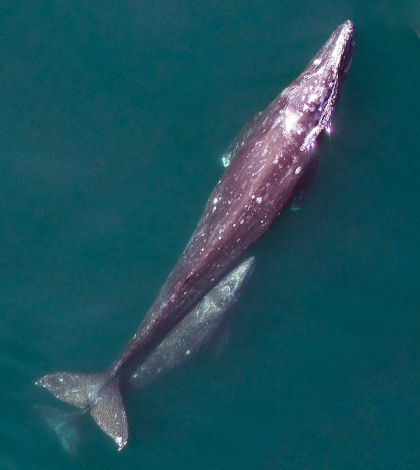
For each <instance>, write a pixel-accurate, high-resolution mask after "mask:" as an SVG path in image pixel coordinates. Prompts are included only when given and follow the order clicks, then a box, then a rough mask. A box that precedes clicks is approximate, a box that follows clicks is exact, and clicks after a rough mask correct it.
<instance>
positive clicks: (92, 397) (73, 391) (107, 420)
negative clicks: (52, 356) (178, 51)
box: [35, 372, 128, 450]
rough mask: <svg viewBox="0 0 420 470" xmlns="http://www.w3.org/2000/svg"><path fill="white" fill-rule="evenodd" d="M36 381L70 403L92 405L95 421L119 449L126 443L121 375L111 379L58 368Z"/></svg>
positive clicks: (125, 419) (125, 420)
mask: <svg viewBox="0 0 420 470" xmlns="http://www.w3.org/2000/svg"><path fill="white" fill-rule="evenodd" d="M35 384H36V385H40V386H41V387H44V388H46V389H47V390H48V391H49V392H51V393H52V394H53V395H54V396H55V397H56V398H58V399H59V400H62V401H65V402H66V403H69V404H70V405H73V406H77V407H78V408H89V410H90V414H91V416H92V418H93V419H94V421H95V422H96V424H97V425H98V426H99V427H100V428H101V429H102V431H104V433H105V434H107V435H108V436H109V437H111V438H112V439H113V440H114V441H115V442H116V443H117V445H118V450H121V449H122V448H123V447H124V446H125V445H126V444H127V440H128V422H127V415H126V412H125V408H124V404H123V401H122V396H121V391H120V384H119V377H113V378H111V379H110V378H109V377H108V376H107V375H106V374H81V373H79V372H76V373H71V372H57V373H56V374H50V375H45V376H44V377H42V378H41V379H39V380H38V381H37V382H36V383H35Z"/></svg>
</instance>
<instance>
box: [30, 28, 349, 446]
mask: <svg viewBox="0 0 420 470" xmlns="http://www.w3.org/2000/svg"><path fill="white" fill-rule="evenodd" d="M354 46H355V33H354V29H353V24H352V22H351V21H346V22H345V23H343V24H342V25H341V26H339V27H338V28H337V29H336V30H335V31H334V32H333V34H332V35H331V37H330V38H329V40H328V41H327V42H326V43H325V44H324V46H323V47H322V48H321V49H320V50H319V52H318V53H317V54H316V55H315V56H314V57H313V59H312V60H311V61H310V62H309V64H308V65H307V67H306V68H305V70H304V71H303V72H302V74H301V75H299V77H298V78H296V79H295V80H294V81H293V82H292V83H291V84H290V85H289V86H288V87H287V88H285V89H284V90H283V91H282V92H281V93H280V94H279V95H278V96H277V97H276V98H275V99H274V101H273V102H272V103H271V104H270V105H269V106H268V107H267V108H266V109H265V110H263V111H262V112H260V113H258V114H257V115H256V116H255V117H254V118H253V119H252V120H251V121H250V122H249V123H247V124H246V125H245V126H244V128H243V129H242V130H241V131H240V132H239V134H238V136H237V137H236V139H235V140H234V141H233V142H232V144H231V145H230V147H229V148H228V150H227V152H226V153H225V155H224V157H223V162H224V164H225V166H227V168H226V170H225V172H224V174H223V176H222V177H221V179H220V180H219V182H218V183H217V185H216V187H215V188H214V190H213V192H212V194H211V195H210V197H209V199H208V201H207V204H206V207H205V210H204V212H203V214H202V216H201V219H200V220H199V222H198V225H197V227H196V229H195V231H194V233H193V235H192V237H191V239H190V241H189V242H188V244H187V246H186V248H185V250H184V252H183V253H182V254H181V256H180V258H179V260H178V261H177V263H176V265H175V267H174V268H173V270H172V272H171V273H170V275H169V277H168V279H167V281H166V282H165V284H164V285H163V287H162V289H161V291H160V293H159V295H158V297H157V299H156V301H155V302H154V304H153V305H152V306H151V308H150V310H149V312H148V313H147V315H146V317H145V318H144V320H143V322H142V323H141V324H140V326H139V328H138V330H137V332H136V333H135V335H134V337H133V338H132V340H131V341H130V342H129V343H128V345H127V346H126V347H125V349H124V350H123V351H122V353H121V354H120V356H118V357H117V359H116V360H115V361H114V363H113V364H112V365H111V366H110V367H109V369H108V370H107V371H105V372H104V373H100V374H81V373H67V372H59V373H56V374H52V375H46V376H45V377H43V378H41V379H40V380H38V381H37V382H36V384H37V385H41V386H43V387H45V388H46V389H48V390H49V391H50V392H51V393H52V394H53V395H55V396H56V397H57V398H58V399H60V400H62V401H65V402H67V403H70V404H71V405H74V406H76V407H79V408H88V409H89V411H90V414H91V416H92V417H93V419H94V420H95V422H96V423H97V424H98V425H99V427H100V428H101V429H102V430H103V431H104V432H105V433H106V434H108V435H109V436H110V437H111V438H112V439H113V440H114V441H115V442H116V443H117V445H118V448H119V450H121V449H122V448H123V447H124V446H125V445H126V443H127V440H128V424H127V416H126V413H125V409H124V404H123V399H122V394H121V390H123V391H124V392H125V390H127V388H129V387H127V384H128V385H129V384H130V380H133V379H132V377H133V376H134V375H135V373H136V371H138V370H139V368H140V367H141V366H142V364H145V363H146V361H147V360H148V358H150V357H152V355H153V353H154V351H157V350H158V348H159V345H162V344H164V341H165V338H166V337H167V336H168V335H169V334H170V333H171V331H173V332H176V328H177V325H181V322H182V320H183V319H184V318H186V317H187V316H188V314H189V313H190V312H192V311H193V309H194V308H196V307H197V306H198V305H200V302H201V301H203V300H204V299H205V298H206V296H207V295H211V292H214V291H212V290H213V289H216V291H217V290H218V286H219V287H220V286H221V285H222V284H223V282H224V281H223V280H224V279H226V277H229V276H231V275H232V273H235V269H238V268H235V266H236V265H237V263H238V258H239V257H240V256H241V254H242V253H244V251H245V250H246V249H247V248H248V247H249V246H250V245H252V244H253V243H254V242H256V241H257V240H258V239H259V238H260V237H261V236H262V235H263V234H264V233H265V232H266V230H267V229H268V228H269V226H270V225H271V224H272V223H273V222H274V220H275V219H276V217H277V216H278V214H279V213H280V212H281V211H282V210H283V209H284V207H285V206H286V205H287V204H288V203H290V202H292V205H293V203H294V202H295V201H296V200H298V199H299V198H301V192H302V190H303V189H304V188H305V187H307V186H308V185H309V183H310V181H311V179H312V177H313V174H314V172H315V169H316V162H317V145H316V144H317V138H318V136H319V135H320V134H321V133H322V131H323V130H325V129H326V130H329V127H330V122H331V116H332V113H333V111H334V107H335V104H336V101H337V98H338V94H339V91H340V88H341V86H342V84H343V82H344V80H345V78H346V75H347V72H348V69H349V67H350V63H351V60H352V56H353V50H354ZM240 266H242V265H240ZM221 283H222V284H221ZM241 283H242V282H241V281H239V284H241ZM234 289H235V288H234ZM219 290H220V291H221V292H218V293H217V294H216V295H214V298H213V299H212V300H211V301H210V303H211V302H213V303H215V304H217V303H218V302H220V301H222V299H223V296H224V294H223V292H222V291H223V289H219ZM221 311H223V306H222V310H221ZM211 312H212V310H210V314H211ZM188 331H189V330H188V329H186V330H184V331H183V333H182V334H183V335H184V337H185V335H187V336H188ZM175 335H176V333H175Z"/></svg>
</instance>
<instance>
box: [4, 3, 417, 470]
mask: <svg viewBox="0 0 420 470" xmlns="http://www.w3.org/2000/svg"><path fill="white" fill-rule="evenodd" d="M346 19H352V20H353V21H354V23H355V28H356V33H357V37H358V43H357V48H356V53H355V57H354V60H353V64H352V67H351V71H350V74H349V77H348V79H347V81H346V83H345V85H344V87H343V90H342V94H341V97H340V102H339V105H338V107H337V110H336V113H335V115H334V118H333V128H334V132H333V133H332V134H331V137H330V138H326V139H324V140H323V142H322V148H321V152H320V166H319V171H318V174H317V177H316V180H315V182H314V184H313V186H312V188H311V190H310V192H309V194H308V196H307V199H306V201H305V203H304V205H303V206H302V208H301V210H300V211H296V212H291V211H289V212H286V213H284V214H282V215H281V217H280V218H279V220H278V221H277V222H276V224H275V225H274V226H273V227H272V228H271V229H270V230H269V232H268V233H267V234H266V235H265V236H264V238H263V239H262V240H261V241H260V242H259V243H258V244H257V245H255V246H254V247H252V249H251V250H250V252H252V254H254V255H255V256H256V258H257V266H256V269H255V271H254V274H253V276H252V279H251V281H250V283H249V284H248V286H247V288H246V290H245V291H244V292H243V295H242V297H241V301H240V302H239V304H238V307H237V308H236V310H235V312H234V314H233V316H232V322H231V337H230V342H229V345H228V347H227V348H226V350H225V351H224V353H223V354H222V355H221V356H220V357H214V355H212V354H211V353H208V354H204V355H203V356H202V357H200V358H199V359H197V360H196V361H194V362H193V363H191V364H188V365H186V366H185V367H183V368H182V369H179V370H177V371H174V372H173V373H171V374H170V375H168V376H167V377H166V378H165V379H163V380H162V381H161V382H159V383H157V384H156V385H154V386H153V387H151V388H149V389H148V390H146V391H144V392H141V393H132V394H131V395H129V396H128V397H127V399H126V400H125V402H126V405H127V411H128V416H129V423H130V433H131V434H130V441H129V444H128V446H127V448H126V449H124V451H123V452H121V453H118V452H117V451H116V446H115V444H114V443H113V442H111V440H110V439H108V438H107V437H106V436H105V435H103V434H102V433H101V432H100V431H99V430H98V429H97V428H96V427H95V426H94V424H92V422H90V421H89V420H88V419H86V420H85V422H84V425H83V429H82V443H81V446H80V455H79V457H78V458H77V459H74V458H71V457H70V456H69V455H67V454H66V453H65V452H64V450H63V449H62V448H61V446H60V444H59V442H58V441H57V440H56V439H55V436H54V435H53V434H52V433H51V432H50V431H49V430H48V429H47V427H45V426H44V424H43V423H42V422H41V421H40V419H39V417H38V415H37V412H36V410H35V406H36V405H49V406H62V408H64V405H61V404H59V402H58V401H57V400H55V399H54V398H53V397H52V396H51V395H49V394H48V393H47V392H46V391H45V390H43V389H40V388H38V387H35V386H34V382H35V380H37V379H38V378H40V377H41V376H43V375H45V374H47V373H51V372H55V371H61V370H71V371H83V372H96V371H101V370H104V369H105V368H106V367H108V366H109V364H110V363H111V362H112V361H113V360H114V359H115V357H116V356H117V355H118V354H119V352H120V351H121V350H122V348H123V347H124V346H125V344H126V343H127V341H128V340H129V339H130V337H131V336H132V335H133V334H134V332H135V330H136V328H137V327H138V325H139V323H140V321H141V319H142V318H143V316H144V314H145V312H146V311H147V309H148V307H149V306H150V305H151V303H152V302H153V300H154V298H155V297H156V295H157V293H158V291H159V289H160V287H161V285H162V284H163V282H164V280H165V279H166V276H167V275H168V274H169V272H170V270H171V269H172V266H173V265H174V263H175V261H176V260H177V258H178V256H179V255H180V253H181V251H182V250H183V248H184V246H185V244H186V243H187V241H188V239H189V236H190V235H191V233H192V231H193V229H194V227H195V224H196V223H197V221H198V219H199V217H200V215H201V212H202V210H203V208H204V204H205V202H206V200H207V197H208V195H209V194H210V192H211V190H212V189H213V187H214V185H215V184H216V182H217V180H218V179H219V177H220V175H221V174H222V171H223V169H222V166H221V161H220V157H221V155H222V153H223V151H224V150H225V148H226V147H227V146H228V144H229V143H230V141H231V140H232V139H233V138H234V137H235V135H236V133H237V132H238V131H239V129H240V128H241V127H242V125H243V124H244V123H245V122H246V121H247V120H248V119H250V118H251V117H252V116H253V115H254V114H255V113H256V112H257V111H259V110H261V109H263V108H264V107H265V106H267V105H268V104H269V102H270V101H271V100H272V99H273V98H274V97H275V96H276V95H277V94H278V93H279V92H280V91H281V90H282V89H283V88H284V87H286V86H287V85H288V84H289V82H290V81H292V80H293V79H294V78H295V77H296V76H297V75H298V74H299V73H300V72H301V71H302V70H303V68H304V67H305V65H306V63H307V62H308V61H309V60H310V58H311V57H312V56H313V55H314V54H315V53H316V52H317V51H318V49H319V48H320V47H321V45H322V44H323V43H324V42H325V41H326V40H327V38H328V37H329V35H330V34H331V32H332V31H333V30H334V29H335V28H336V27H337V26H338V25H339V24H340V23H342V22H343V21H345V20H346ZM419 24H420V8H419V7H418V6H417V7H412V6H410V5H409V4H408V3H404V2H389V1H388V2H383V1H379V0H377V1H372V2H362V1H350V0H347V1H336V2H333V1H327V0H324V1H311V2H309V1H302V0H296V1H283V2H282V1H278V0H276V1H275V0H262V1H258V2H257V1H244V0H242V1H239V0H224V1H222V0H205V1H202V0H199V1H198V2H194V1H192V0H178V1H176V2H170V1H169V2H155V1H151V0H146V1H142V2H139V1H134V0H128V1H126V2H112V1H109V0H102V1H101V2H91V1H88V0H84V1H78V0H74V1H69V2H64V1H61V2H59V1H54V0H35V1H31V2H29V1H27V0H26V1H20V2H18V1H13V2H12V1H5V2H2V7H1V8H0V59H1V66H0V200H1V211H0V275H1V283H0V367H1V371H2V374H1V379H0V380H1V388H0V393H1V400H0V469H1V470H19V469H25V470H26V469H30V470H38V469H58V468H60V469H73V468H78V469H101V470H102V469H117V468H118V469H137V468H138V469H143V470H149V469H150V470H155V469H156V470H161V469H171V470H172V469H173V470H178V469H182V470H190V469H191V470H192V469H194V470H197V469H199V470H213V469H241V470H253V469H262V470H277V469H299V470H300V469H334V470H335V469H411V468H419V467H420V306H419V300H420V299H419V297H420V296H419V284H420V256H419V253H420V250H419V243H420V235H419V233H420V217H419V206H420V192H419V182H418V181H419V174H420V117H419V114H420V113H419V110H420V92H419V84H420V38H419V37H418V36H417V35H416V34H415V33H414V32H413V30H412V29H411V27H412V26H414V27H416V25H419Z"/></svg>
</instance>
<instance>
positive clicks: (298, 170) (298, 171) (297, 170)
mask: <svg viewBox="0 0 420 470" xmlns="http://www.w3.org/2000/svg"><path fill="white" fill-rule="evenodd" d="M301 170H302V167H301V166H298V167H297V168H296V170H295V175H298V174H299V173H300V171H301Z"/></svg>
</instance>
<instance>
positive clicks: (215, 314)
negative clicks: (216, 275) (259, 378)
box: [35, 256, 255, 458]
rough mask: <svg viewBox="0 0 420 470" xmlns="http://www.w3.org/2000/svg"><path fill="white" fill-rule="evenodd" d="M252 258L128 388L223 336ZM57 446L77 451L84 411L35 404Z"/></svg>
mask: <svg viewBox="0 0 420 470" xmlns="http://www.w3.org/2000/svg"><path fill="white" fill-rule="evenodd" d="M254 264H255V258H254V257H253V256H251V257H249V258H247V259H246V260H245V261H243V262H242V263H241V264H240V265H239V266H237V267H236V268H235V269H233V270H232V271H231V272H230V273H229V274H227V275H226V276H225V277H224V278H223V279H222V280H221V281H219V282H218V283H217V284H216V286H215V287H213V289H211V291H210V292H209V293H207V294H206V295H205V296H204V298H203V299H202V300H200V302H199V303H198V304H197V305H196V306H195V307H194V308H193V309H192V310H191V311H190V312H189V313H188V314H187V315H186V316H185V317H184V318H183V319H182V320H181V321H180V322H179V323H178V324H177V325H176V326H175V327H174V328H173V329H172V330H171V331H170V332H169V333H168V334H167V335H166V336H165V338H164V339H163V341H162V342H161V343H160V344H159V345H158V346H157V347H156V348H155V349H154V350H153V351H152V352H151V353H150V355H149V356H148V357H147V359H146V360H145V361H144V362H143V364H141V365H140V366H139V367H138V368H137V369H136V370H135V371H134V372H133V374H132V375H131V377H130V379H129V381H128V384H127V386H128V388H129V389H144V388H145V387H147V386H148V385H150V384H151V383H153V382H155V381H156V380H157V379H159V378H161V377H163V376H164V375H165V374H167V373H168V372H169V371H171V370H172V369H174V368H175V367H178V366H180V365H181V364H183V363H185V362H187V361H189V360H191V359H193V358H194V357H196V356H197V354H198V353H199V352H200V351H201V350H202V349H203V348H204V347H205V346H215V345H217V343H218V342H220V338H223V337H224V336H225V332H226V331H227V330H226V323H227V321H228V317H229V313H230V311H231V310H232V308H233V307H234V305H235V303H236V302H237V301H238V298H239V294H240V292H241V290H242V288H243V286H244V284H245V283H246V281H247V280H248V278H249V277H250V275H251V272H252V270H253V268H254ZM35 409H36V411H37V412H38V414H39V416H40V417H41V419H42V420H43V422H44V423H45V424H46V425H47V427H48V428H49V429H50V430H51V431H53V433H54V435H55V436H56V437H57V438H58V440H59V442H60V444H61V447H62V448H63V449H64V450H65V451H66V452H67V453H68V454H69V455H71V456H72V457H74V458H75V457H77V456H78V454H79V445H80V441H81V438H80V429H79V428H80V426H79V425H80V421H81V419H82V417H83V416H84V415H85V414H86V412H87V411H88V408H82V409H79V410H76V411H74V410H73V411H66V410H61V409H58V408H54V407H51V406H41V405H38V406H36V407H35Z"/></svg>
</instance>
